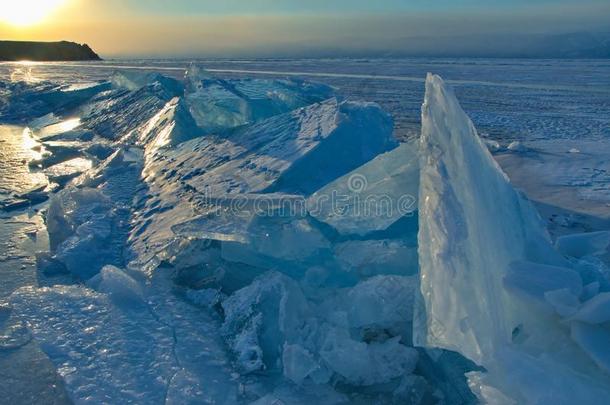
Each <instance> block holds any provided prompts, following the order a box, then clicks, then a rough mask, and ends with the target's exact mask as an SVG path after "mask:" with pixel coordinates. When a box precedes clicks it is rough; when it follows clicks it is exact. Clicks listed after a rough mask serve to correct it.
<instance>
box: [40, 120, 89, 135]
mask: <svg viewBox="0 0 610 405" xmlns="http://www.w3.org/2000/svg"><path fill="white" fill-rule="evenodd" d="M79 126H80V118H70V119H67V120H64V121H61V122H58V123H56V124H51V125H47V126H46V127H44V128H42V129H41V130H40V132H37V133H36V134H37V135H38V137H39V138H42V139H44V138H47V137H50V136H53V135H57V134H61V133H64V132H68V131H72V130H73V129H76V128H78V127H79Z"/></svg>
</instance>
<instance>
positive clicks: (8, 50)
mask: <svg viewBox="0 0 610 405" xmlns="http://www.w3.org/2000/svg"><path fill="white" fill-rule="evenodd" d="M0 60H1V61H19V60H29V61H37V62H38V61H68V60H101V58H100V57H99V56H98V55H97V54H96V53H95V52H93V50H92V49H91V48H90V47H89V45H87V44H82V45H79V44H77V43H74V42H68V41H60V42H30V41H0Z"/></svg>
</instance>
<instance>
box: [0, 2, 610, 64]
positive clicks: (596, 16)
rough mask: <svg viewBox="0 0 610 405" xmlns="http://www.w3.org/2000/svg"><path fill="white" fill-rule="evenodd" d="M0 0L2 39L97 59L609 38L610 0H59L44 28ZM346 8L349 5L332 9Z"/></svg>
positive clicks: (41, 24)
mask: <svg viewBox="0 0 610 405" xmlns="http://www.w3.org/2000/svg"><path fill="white" fill-rule="evenodd" d="M0 1H1V2H2V3H3V4H2V6H0V39H15V40H40V41H55V40H69V41H75V42H79V43H88V44H89V45H90V46H91V47H92V48H93V49H94V50H95V51H97V52H98V53H99V54H100V55H102V57H114V56H198V55H201V56H206V55H210V56H218V55H219V56H223V55H228V56H233V55H240V54H244V55H248V54H250V55H254V54H257V53H258V52H262V53H264V52H267V53H269V54H271V55H273V52H280V53H281V52H284V51H285V52H291V51H294V52H297V51H300V52H303V53H305V54H306V53H307V52H310V51H311V52H315V51H316V49H326V50H331V51H332V50H339V51H345V50H347V51H350V50H362V49H370V50H382V51H385V50H393V49H399V48H401V47H403V49H404V47H408V46H410V44H414V43H416V42H417V41H418V38H424V37H428V39H429V38H434V37H435V36H436V37H439V38H443V37H444V38H451V37H455V36H457V35H472V36H477V35H478V36H479V37H481V38H485V37H486V36H487V35H489V34H490V33H492V34H493V33H501V34H502V35H507V34H513V33H515V32H516V33H522V32H554V31H558V30H562V31H564V32H569V31H585V30H602V31H603V30H606V32H610V24H609V22H608V21H607V16H608V15H610V3H606V2H602V1H598V0H582V1H576V0H556V2H549V1H546V0H541V2H542V3H545V4H544V5H543V4H542V3H540V4H537V5H534V6H532V5H531V3H534V2H528V1H526V0H510V3H511V7H504V8H502V7H500V6H498V5H497V4H501V3H506V2H507V1H508V0H495V1H491V0H485V1H484V0H463V3H464V4H470V5H471V6H470V7H469V8H468V7H467V8H459V7H456V6H449V5H448V4H455V3H454V2H449V1H448V0H438V2H428V1H423V0H377V1H376V2H370V1H368V0H366V1H365V0H349V1H348V0H336V1H334V2H331V1H326V0H325V1H321V0H309V1H307V2H305V3H303V2H302V1H297V0H282V1H279V2H278V1H277V0H223V1H222V2H218V1H212V0H163V1H161V0H146V1H145V0H63V1H64V2H65V4H64V5H63V6H61V7H60V8H59V9H58V10H56V11H55V12H54V13H52V14H51V15H49V16H48V17H47V18H45V19H43V21H42V22H40V23H38V24H34V25H31V26H26V27H18V26H14V25H10V24H7V23H5V22H2V20H3V19H2V12H3V10H4V9H5V8H4V7H6V4H8V7H10V5H11V4H17V6H15V7H22V6H20V5H21V4H23V3H24V2H28V1H29V2H36V1H51V0H0ZM52 1H60V0H52ZM5 2H6V3H5ZM342 2H343V3H345V4H343V5H342V4H339V3H342ZM460 3H462V2H460ZM551 3H552V6H551V5H549V4H551ZM303 4H304V6H303ZM346 4H350V5H351V8H347V9H345V10H342V11H338V10H341V9H340V8H339V6H341V5H342V6H343V7H344V8H345V6H346ZM439 4H441V5H443V4H444V5H445V6H444V7H441V6H439ZM482 4H496V6H495V8H493V7H491V6H489V7H487V6H484V5H482ZM518 4H519V5H520V6H519V7H518V6H517V5H518ZM512 5H515V6H514V7H512ZM303 7H305V8H303ZM358 7H359V8H358ZM367 7H376V8H375V9H371V10H369V9H368V8H367ZM384 7H385V8H384ZM325 8H328V10H326V9H325ZM393 8H396V9H397V11H396V12H392V10H393ZM259 9H260V10H259ZM293 9H294V10H293ZM206 10H210V11H209V12H208V11H206ZM350 10H351V11H350ZM344 11H345V12H344Z"/></svg>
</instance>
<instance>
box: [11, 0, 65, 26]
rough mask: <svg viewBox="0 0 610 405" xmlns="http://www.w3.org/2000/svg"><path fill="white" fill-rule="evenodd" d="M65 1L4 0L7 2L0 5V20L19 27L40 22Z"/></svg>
mask: <svg viewBox="0 0 610 405" xmlns="http://www.w3.org/2000/svg"><path fill="white" fill-rule="evenodd" d="M5 2H6V3H5ZM65 2H66V0H3V3H5V4H2V6H0V21H2V22H4V23H7V24H11V25H15V26H18V27H26V26H29V25H34V24H38V23H40V22H42V21H43V20H44V19H45V18H46V17H48V16H49V14H51V13H53V12H54V11H56V10H57V9H58V8H59V7H61V6H62V5H63V4H64V3H65Z"/></svg>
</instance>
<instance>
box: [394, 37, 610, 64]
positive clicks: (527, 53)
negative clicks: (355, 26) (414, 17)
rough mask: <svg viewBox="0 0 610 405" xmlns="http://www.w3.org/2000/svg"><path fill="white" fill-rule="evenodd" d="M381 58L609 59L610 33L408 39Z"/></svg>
mask: <svg viewBox="0 0 610 405" xmlns="http://www.w3.org/2000/svg"><path fill="white" fill-rule="evenodd" d="M397 43H398V44H400V45H396V47H397V49H396V50H388V51H387V52H384V56H426V57H481V58H564V59H569V58H592V59H595V58H610V33H607V34H605V33H597V34H593V33H590V32H574V33H566V34H514V35H509V34H491V35H486V36H482V35H476V36H475V35H472V36H466V35H465V36H459V35H458V36H452V37H409V38H402V39H400V40H398V41H397Z"/></svg>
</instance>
